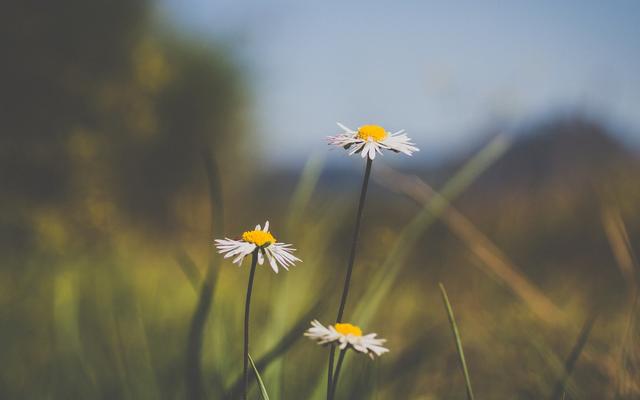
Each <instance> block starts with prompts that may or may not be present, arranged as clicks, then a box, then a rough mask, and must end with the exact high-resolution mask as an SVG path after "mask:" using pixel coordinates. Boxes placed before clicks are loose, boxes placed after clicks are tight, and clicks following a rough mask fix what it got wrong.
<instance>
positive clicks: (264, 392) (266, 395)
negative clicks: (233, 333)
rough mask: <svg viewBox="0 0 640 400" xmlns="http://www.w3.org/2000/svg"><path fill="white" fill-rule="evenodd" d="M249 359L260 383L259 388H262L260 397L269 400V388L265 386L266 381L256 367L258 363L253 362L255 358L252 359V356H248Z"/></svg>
mask: <svg viewBox="0 0 640 400" xmlns="http://www.w3.org/2000/svg"><path fill="white" fill-rule="evenodd" d="M247 358H248V359H249V362H250V363H251V368H252V369H253V374H254V375H255V376H256V382H258V387H259V388H260V395H261V396H262V400H269V394H268V393H267V388H266V387H265V386H264V381H263V380H262V377H261V376H260V372H258V368H257V367H256V363H254V362H253V358H251V354H247Z"/></svg>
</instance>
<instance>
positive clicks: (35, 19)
mask: <svg viewBox="0 0 640 400" xmlns="http://www.w3.org/2000/svg"><path fill="white" fill-rule="evenodd" d="M40 6H41V7H44V8H42V9H41V10H39V11H38V12H37V13H34V12H33V11H34V10H33V8H32V7H31V6H30V5H28V4H26V3H20V2H15V3H12V5H10V6H8V7H7V8H6V9H5V12H3V13H2V14H1V15H0V19H1V20H2V22H3V23H2V24H0V26H1V27H2V29H3V32H5V33H6V36H3V37H7V38H8V39H9V43H10V46H8V47H7V48H8V49H9V50H8V55H7V57H5V58H6V60H5V61H6V62H4V63H2V66H1V67H0V68H2V70H1V71H0V74H1V75H2V76H4V77H8V78H10V79H6V83H7V84H6V85H5V87H4V88H3V89H4V92H3V97H4V99H5V100H6V101H5V103H6V104H7V110H9V112H7V113H5V118H3V119H2V124H3V126H2V129H0V130H1V131H2V135H1V136H0V163H1V168H0V178H1V179H0V180H1V181H2V185H1V187H0V192H1V194H2V196H1V198H2V200H1V201H0V211H1V212H0V239H1V240H0V360H2V365H3V367H2V368H0V398H1V399H65V400H66V399H75V398H82V399H94V398H95V399H113V398H115V399H136V400H137V399H147V398H148V399H181V398H184V399H190V400H191V399H193V398H194V395H193V393H194V391H193V389H194V388H197V387H198V386H201V389H202V393H198V394H197V396H201V397H205V398H220V397H224V396H225V395H223V394H221V393H222V392H223V391H224V392H226V394H227V396H228V397H232V396H233V393H236V392H237V388H238V384H237V382H238V377H239V375H240V373H241V365H242V363H241V360H242V353H241V340H240V339H239V338H240V337H241V327H242V320H241V319H242V292H243V289H244V287H245V285H246V269H244V268H237V267H236V266H233V265H230V264H229V263H219V264H216V257H215V250H214V249H213V247H212V240H213V237H212V236H221V235H223V234H224V235H227V236H230V237H233V236H235V235H237V234H239V233H240V232H242V229H243V228H245V227H246V226H253V225H255V224H256V223H262V222H264V219H266V218H268V219H270V220H271V223H272V226H273V229H274V233H275V234H276V236H277V237H278V238H281V239H282V240H283V241H285V242H291V243H294V245H295V246H296V247H297V248H298V249H299V253H298V254H299V256H300V257H301V258H302V259H303V260H304V262H303V263H302V264H300V265H299V266H296V267H295V268H293V269H292V270H291V271H289V272H282V273H280V274H278V275H277V276H276V275H274V274H273V273H272V272H271V271H269V270H268V268H265V269H259V270H258V271H257V280H256V293H254V296H255V297H254V298H255V302H254V304H253V309H254V312H253V321H252V325H253V326H254V327H255V329H254V330H253V331H252V343H253V347H252V352H253V354H254V355H255V357H256V358H255V367H256V368H257V369H258V370H259V371H261V375H262V378H263V379H264V383H265V385H266V387H267V388H268V389H269V391H270V394H271V397H272V398H275V399H321V398H323V397H324V396H323V395H324V393H323V390H322V389H323V388H324V385H323V384H320V385H316V382H322V383H324V381H325V378H324V377H323V376H322V374H323V373H325V368H324V367H325V365H326V351H325V350H324V349H321V348H319V347H318V346H316V345H314V344H313V343H310V342H309V341H307V340H305V339H304V338H302V336H301V333H302V331H303V330H304V329H305V328H306V327H307V326H308V323H309V321H310V320H311V319H313V318H318V319H320V320H323V321H330V320H332V318H333V312H334V308H335V306H336V305H337V301H338V296H339V286H340V284H341V279H342V277H343V269H342V268H343V265H344V258H345V254H346V248H347V246H346V245H345V243H346V241H347V240H348V236H349V232H350V231H351V229H352V227H351V225H350V224H351V216H352V215H353V210H352V208H353V204H352V200H353V197H354V195H355V193H354V184H355V183H357V179H356V178H354V176H352V175H350V174H349V171H350V170H348V171H347V172H345V170H335V169H334V166H330V165H329V166H327V165H325V160H324V157H323V156H321V155H313V156H312V157H310V159H309V160H308V162H307V164H306V166H305V167H304V169H303V170H302V171H301V173H300V177H299V179H298V180H297V182H296V181H295V180H294V179H291V178H287V177H283V176H284V175H287V174H288V172H287V173H281V174H280V173H279V172H278V171H274V170H271V169H266V168H262V167H258V166H257V165H256V164H255V161H253V160H255V159H257V158H256V157H255V154H254V152H253V151H254V149H255V148H257V146H256V143H257V142H259V141H260V140H261V139H262V137H260V136H257V134H254V135H253V136H251V135H247V133H248V132H251V130H250V129H248V128H249V126H250V120H251V118H250V116H248V115H247V114H248V113H247V110H246V106H247V104H246V97H248V93H246V89H247V88H246V87H245V86H244V85H246V84H247V83H246V82H244V81H241V79H240V73H241V68H238V66H236V65H234V64H233V62H232V60H233V57H232V56H233V55H231V54H227V49H226V48H225V47H224V46H219V45H217V44H211V43H195V42H192V41H189V40H184V38H177V37H175V34H174V33H172V32H166V31H163V30H162V29H161V28H159V27H158V26H155V25H154V24H153V21H152V20H153V18H152V17H151V16H150V15H149V13H148V9H147V8H148V7H147V6H148V4H147V3H146V2H143V1H133V2H131V1H121V0H119V1H115V2H108V3H94V2H92V3H83V2H79V1H74V2H71V3H69V4H65V5H64V6H62V5H59V4H49V5H44V4H43V5H40ZM70 10H71V11H73V12H70ZM565 122H566V121H562V123H561V124H560V125H561V128H562V129H561V130H567V129H568V130H570V131H571V132H570V133H571V135H569V136H568V137H569V139H570V140H569V141H568V142H569V143H570V146H569V147H564V148H559V149H557V148H554V147H553V146H552V145H551V144H550V143H551V141H550V140H549V139H548V137H545V138H543V139H542V140H541V141H537V142H536V141H533V142H529V144H528V145H527V146H524V145H523V146H520V147H519V148H518V149H515V147H516V146H515V145H514V146H513V147H509V143H507V141H505V140H504V139H502V138H496V139H495V140H494V141H492V142H491V143H490V144H489V145H488V146H487V147H485V148H484V149H483V150H482V151H481V152H480V153H478V154H476V155H475V156H473V157H470V161H467V162H466V164H465V163H462V165H463V166H462V167H461V168H457V169H452V168H450V169H447V170H444V172H442V171H440V172H439V173H438V174H435V175H436V176H435V177H434V180H433V181H432V180H431V179H430V178H431V177H432V176H430V174H431V173H432V172H430V171H428V170H429V168H427V167H426V166H422V165H421V166H419V167H416V168H417V169H418V170H417V173H424V175H420V177H419V178H417V177H413V178H409V177H407V176H406V175H403V174H401V173H398V172H395V171H392V170H389V169H387V170H385V169H384V168H382V165H381V163H378V161H376V165H375V166H374V178H376V177H377V179H378V181H381V182H382V185H381V186H382V187H379V186H378V187H376V186H375V185H372V188H371V189H372V191H371V193H370V196H369V200H368V204H367V209H366V211H365V217H364V228H363V237H362V242H361V243H362V244H363V249H364V251H362V252H361V255H360V256H359V257H358V261H357V262H358V265H357V266H356V267H355V270H354V287H353V288H352V290H353V291H352V294H351V299H350V302H349V304H348V306H347V314H346V315H347V316H348V317H349V319H352V321H353V322H354V323H357V324H361V325H363V328H365V330H368V331H375V332H377V333H379V334H380V336H381V337H385V338H388V339H389V342H388V345H389V347H390V348H391V353H389V354H386V355H385V356H384V357H381V358H380V359H378V360H376V361H375V362H371V361H370V360H368V359H367V358H366V357H355V356H354V357H348V358H347V359H346V360H345V364H344V369H343V372H342V375H341V384H340V390H339V392H338V393H337V398H341V399H368V398H374V399H397V398H412V399H442V398H462V397H463V396H464V389H463V388H462V387H461V385H460V384H459V382H460V380H459V366H458V362H459V360H458V359H457V358H456V357H455V354H452V352H451V351H449V350H448V349H450V347H451V346H450V344H451V338H450V333H449V328H448V325H447V324H448V323H447V319H446V317H445V316H444V315H443V313H442V311H441V308H440V306H439V304H440V299H439V298H438V290H437V286H436V284H437V282H440V281H445V282H447V288H448V290H449V293H451V294H452V296H454V295H455V299H456V302H455V303H456V304H455V307H456V320H457V321H458V323H459V324H460V326H464V332H465V357H466V359H468V360H469V363H470V365H473V367H474V368H473V379H474V390H475V391H476V392H477V393H478V397H479V398H486V399H503V398H517V399H539V398H541V397H546V396H548V395H549V394H552V395H555V396H556V397H557V396H558V394H559V393H561V395H562V396H563V397H564V398H567V399H580V398H583V399H588V398H603V399H609V398H610V399H620V400H631V399H637V398H639V397H640V384H639V382H640V361H639V360H640V329H639V327H638V322H637V320H638V318H637V315H638V309H639V307H640V299H639V286H638V285H639V282H640V279H639V274H640V269H639V268H638V263H637V258H636V256H635V254H634V247H637V246H634V245H635V244H636V241H635V238H637V236H638V235H639V234H640V207H639V206H638V204H640V190H639V189H638V187H639V186H638V185H637V180H638V176H637V170H638V169H637V162H636V163H633V162H632V161H629V157H628V156H625V155H624V154H623V152H620V151H618V150H616V147H615V146H612V147H613V148H614V149H613V150H612V148H608V147H607V148H605V147H606V146H604V145H605V144H606V143H607V142H606V141H605V142H603V141H602V140H600V139H598V138H595V139H593V137H591V138H592V139H593V140H592V141H589V139H584V137H585V136H584V135H588V134H589V132H593V131H594V130H596V131H597V126H595V127H594V125H593V124H591V125H589V124H586V125H585V124H572V123H565ZM569 122H571V121H569ZM578 134H579V135H583V136H577V135H578ZM549 137H551V136H549ZM587 137H590V136H587ZM590 146H591V147H594V148H595V152H592V153H588V152H587V153H584V149H585V148H589V147H590ZM209 150H211V152H209ZM213 154H215V157H212V155H213ZM503 156H504V157H503ZM507 156H508V157H507ZM581 158H582V161H581ZM631 158H632V159H633V157H631ZM636 158H637V157H636ZM203 160H204V164H205V168H203V166H202V161H203ZM350 161H351V162H352V164H348V165H350V166H352V165H353V166H356V165H357V166H358V168H356V167H354V169H358V170H359V167H360V165H361V164H360V161H361V160H360V159H351V160H350ZM507 161H508V162H507ZM581 162H582V164H581ZM501 163H503V164H501ZM489 167H491V168H489ZM489 170H493V171H489ZM452 171H457V172H452ZM414 172H416V171H414ZM488 172H492V174H488ZM213 175H219V176H220V178H219V179H217V178H216V179H212V176H213ZM487 175H490V176H489V177H487ZM450 177H452V178H450ZM352 178H353V179H355V180H354V181H351V179H352ZM296 179H297V178H296ZM427 181H428V182H437V183H438V184H437V185H434V187H438V188H440V189H439V190H438V191H435V190H432V189H431V187H430V186H429V185H428V184H427V183H426V182H427ZM345 182H346V183H345ZM585 182H586V183H585ZM274 188H277V189H278V190H274ZM281 188H284V190H281ZM288 188H295V189H294V190H291V191H289V190H288ZM388 188H389V189H391V191H394V192H399V193H400V194H401V196H398V195H397V194H398V193H390V191H388V190H387V189H388ZM222 189H224V193H222ZM594 193H595V194H596V195H594ZM405 196H408V197H409V198H408V199H407V198H405ZM223 203H224V205H225V208H224V210H222V205H223ZM416 203H417V207H416ZM223 211H224V212H223ZM216 214H217V216H216ZM223 214H224V220H225V222H226V224H225V225H226V227H227V228H226V229H222V228H221V226H222V224H221V223H219V222H221V221H222V219H223V216H222V215H223ZM214 224H215V225H214ZM214 228H215V229H214ZM216 230H217V231H218V232H217V233H212V231H213V232H215V231H216ZM635 250H637V248H636V249H635ZM470 267H477V268H470ZM214 280H215V281H214ZM204 282H207V283H209V284H211V285H210V286H208V287H210V288H211V291H210V296H211V297H210V299H207V301H206V302H204V303H201V304H209V305H210V306H211V309H210V310H207V309H206V308H207V307H204V308H203V309H204V311H203V312H202V313H200V315H201V316H202V318H201V319H199V321H200V322H201V325H200V326H202V327H203V328H202V329H201V330H199V332H201V335H199V337H200V338H201V347H200V342H198V346H194V347H193V348H192V349H195V350H194V351H192V352H191V354H192V355H193V354H195V355H196V356H197V358H193V357H192V358H191V359H189V358H188V356H187V354H186V348H187V345H186V344H187V343H188V342H189V341H190V339H189V338H190V333H189V332H190V326H191V325H192V323H193V322H192V321H193V319H192V316H193V315H194V311H195V310H196V309H197V306H198V304H199V302H200V300H199V293H201V292H200V290H201V288H202V287H203V283H204ZM214 283H215V285H216V286H215V288H216V290H215V291H214V290H213V284H214ZM209 300H210V301H209ZM591 310H599V317H598V318H599V319H598V321H599V322H598V324H589V325H586V324H584V321H590V319H589V316H590V313H591V312H592V311H591ZM585 327H587V328H588V329H586V328H585ZM587 338H588V340H587ZM578 356H579V357H578ZM188 359H189V361H188ZM194 360H201V365H196V367H195V368H196V369H198V370H200V373H199V374H200V375H199V376H201V377H202V380H201V382H200V383H197V382H196V383H194V382H189V379H188V377H189V372H187V373H186V374H185V369H186V368H187V365H192V366H193V365H194V364H193V361H194ZM187 371H189V370H187ZM192 376H193V375H192ZM316 387H317V388H318V389H316ZM554 389H555V393H554ZM258 395H259V393H258V387H257V386H256V385H254V387H253V391H252V396H253V398H256V397H257V396H258Z"/></svg>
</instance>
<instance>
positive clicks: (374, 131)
mask: <svg viewBox="0 0 640 400" xmlns="http://www.w3.org/2000/svg"><path fill="white" fill-rule="evenodd" d="M358 137H359V138H360V139H362V140H368V139H373V140H375V141H376V142H379V141H381V140H384V138H386V137H387V131H385V130H384V128H383V127H381V126H379V125H364V126H361V127H360V128H358Z"/></svg>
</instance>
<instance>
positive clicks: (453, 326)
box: [438, 283, 473, 400]
mask: <svg viewBox="0 0 640 400" xmlns="http://www.w3.org/2000/svg"><path fill="white" fill-rule="evenodd" d="M438 285H439V286H440V293H441V294H442V301H444V305H445V307H446V308H447V315H448V316H449V323H450V324H451V330H452V331H453V336H454V337H455V339H456V349H457V350H458V358H459V359H460V366H461V367H462V373H463V374H464V382H465V385H466V388H467V398H468V399H469V400H473V389H472V388H471V379H470V378H469V370H468V369H467V361H466V360H465V358H464V350H463V349H462V339H460V332H459V331H458V325H457V324H456V319H455V317H454V315H453V309H452V308H451V303H449V297H448V296H447V291H446V290H445V289H444V285H443V284H442V283H439V284H438Z"/></svg>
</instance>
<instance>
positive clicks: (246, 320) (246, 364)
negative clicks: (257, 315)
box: [242, 248, 260, 400]
mask: <svg viewBox="0 0 640 400" xmlns="http://www.w3.org/2000/svg"><path fill="white" fill-rule="evenodd" d="M259 251H260V249H259V248H256V249H255V250H254V251H253V253H252V256H251V271H250V272H249V283H248V284H247V297H246V298H245V302H244V357H243V367H244V370H243V376H244V384H243V386H242V398H243V399H244V400H247V393H248V391H249V310H250V308H251V291H252V290H253V277H254V275H255V273H256V266H257V265H258V252H259Z"/></svg>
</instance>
